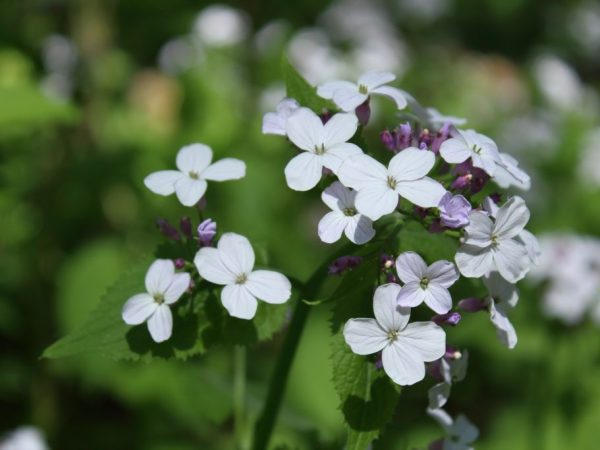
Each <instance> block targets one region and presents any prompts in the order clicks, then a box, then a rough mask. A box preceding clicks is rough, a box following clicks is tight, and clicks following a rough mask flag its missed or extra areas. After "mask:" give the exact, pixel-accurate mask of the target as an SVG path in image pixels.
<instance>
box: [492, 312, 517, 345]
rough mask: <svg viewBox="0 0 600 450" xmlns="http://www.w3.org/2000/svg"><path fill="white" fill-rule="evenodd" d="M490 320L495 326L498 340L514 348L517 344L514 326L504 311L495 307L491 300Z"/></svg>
mask: <svg viewBox="0 0 600 450" xmlns="http://www.w3.org/2000/svg"><path fill="white" fill-rule="evenodd" d="M490 320H491V321H492V323H493V324H494V326H495V327H496V334H497V336H498V340H499V341H500V342H502V343H503V344H504V345H506V346H507V347H508V348H514V347H515V346H516V345H517V332H516V331H515V327H513V325H512V323H510V320H508V316H507V315H506V311H504V309H502V308H500V307H497V306H496V305H495V303H494V302H493V301H492V302H491V303H490Z"/></svg>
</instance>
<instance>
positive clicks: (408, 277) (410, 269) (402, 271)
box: [396, 252, 427, 283]
mask: <svg viewBox="0 0 600 450" xmlns="http://www.w3.org/2000/svg"><path fill="white" fill-rule="evenodd" d="M396 273H398V277H400V280H401V281H402V282H403V283H408V282H410V281H418V282H419V281H421V278H423V277H424V276H425V275H426V274H427V264H425V261H423V258H421V257H420V256H419V255H418V254H417V253H415V252H404V253H401V254H400V255H399V256H398V257H397V258H396Z"/></svg>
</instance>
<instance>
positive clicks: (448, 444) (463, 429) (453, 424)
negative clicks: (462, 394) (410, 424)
mask: <svg viewBox="0 0 600 450" xmlns="http://www.w3.org/2000/svg"><path fill="white" fill-rule="evenodd" d="M427 414H429V415H430V416H431V417H432V418H433V419H435V420H436V421H437V422H438V423H439V424H440V425H441V426H442V428H443V429H444V430H445V431H446V438H444V440H443V444H442V450H473V447H472V446H471V444H472V443H473V442H475V440H476V439H477V438H478V437H479V430H478V429H477V427H476V426H475V425H473V424H472V423H471V422H470V421H469V419H467V418H466V417H465V416H464V415H462V414H461V415H459V416H458V417H457V418H456V420H454V419H452V417H450V415H449V414H448V413H447V412H446V411H444V410H443V409H439V408H438V409H428V410H427Z"/></svg>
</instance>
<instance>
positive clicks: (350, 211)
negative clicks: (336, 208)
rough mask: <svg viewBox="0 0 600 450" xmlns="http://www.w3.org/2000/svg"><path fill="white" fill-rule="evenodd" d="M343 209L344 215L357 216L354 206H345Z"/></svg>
mask: <svg viewBox="0 0 600 450" xmlns="http://www.w3.org/2000/svg"><path fill="white" fill-rule="evenodd" d="M342 211H343V212H344V215H346V216H349V217H352V216H355V215H356V212H357V211H356V209H354V208H344V209H343V210H342Z"/></svg>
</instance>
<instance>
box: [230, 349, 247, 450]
mask: <svg viewBox="0 0 600 450" xmlns="http://www.w3.org/2000/svg"><path fill="white" fill-rule="evenodd" d="M233 352H234V353H233V358H234V361H233V363H234V378H233V408H234V413H233V414H234V418H233V420H234V436H235V447H236V448H237V449H238V450H246V448H247V445H246V442H245V439H244V436H245V410H246V401H245V400H246V347H243V346H241V345H236V346H235V348H234V350H233Z"/></svg>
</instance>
